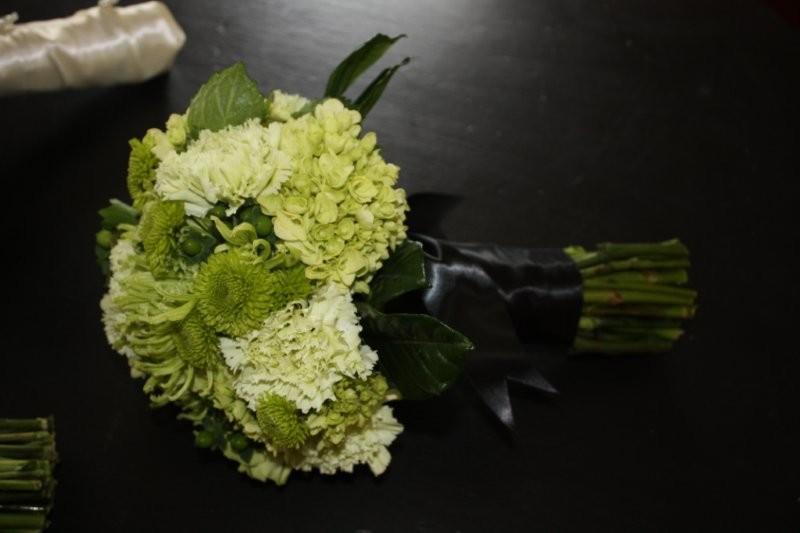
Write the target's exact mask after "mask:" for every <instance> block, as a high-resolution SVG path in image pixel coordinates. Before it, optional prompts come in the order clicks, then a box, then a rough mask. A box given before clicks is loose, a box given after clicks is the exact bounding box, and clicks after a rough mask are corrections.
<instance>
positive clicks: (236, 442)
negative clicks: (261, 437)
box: [228, 433, 250, 452]
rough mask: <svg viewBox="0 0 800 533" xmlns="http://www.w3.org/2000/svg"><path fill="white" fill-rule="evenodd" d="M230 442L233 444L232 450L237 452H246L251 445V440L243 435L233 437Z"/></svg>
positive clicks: (238, 434) (237, 434)
mask: <svg viewBox="0 0 800 533" xmlns="http://www.w3.org/2000/svg"><path fill="white" fill-rule="evenodd" d="M228 442H230V443H231V448H233V449H234V450H235V451H237V452H241V451H244V450H245V449H247V447H248V446H249V445H250V440H249V439H248V438H247V437H245V436H244V435H242V434H241V433H236V434H235V435H233V436H232V437H231V438H230V440H229V441H228Z"/></svg>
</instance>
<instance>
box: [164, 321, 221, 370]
mask: <svg viewBox="0 0 800 533" xmlns="http://www.w3.org/2000/svg"><path fill="white" fill-rule="evenodd" d="M173 342H174V343H175V350H176V351H177V352H178V357H180V358H181V359H183V361H184V362H186V363H187V364H189V365H191V366H193V367H195V368H198V369H201V370H205V369H206V368H209V367H211V366H213V364H214V362H215V361H216V360H217V358H218V357H219V339H218V338H217V335H216V333H214V330H213V329H212V328H210V327H208V326H207V325H206V324H205V322H204V321H203V319H202V317H201V316H200V314H199V313H198V312H197V311H192V312H191V313H189V315H188V316H187V317H186V318H184V319H183V320H182V321H181V322H180V324H179V325H178V327H177V328H176V331H175V334H174V335H173Z"/></svg>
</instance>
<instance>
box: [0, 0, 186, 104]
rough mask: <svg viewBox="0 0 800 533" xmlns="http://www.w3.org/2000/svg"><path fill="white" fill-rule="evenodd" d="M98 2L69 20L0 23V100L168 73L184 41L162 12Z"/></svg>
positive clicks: (157, 7) (153, 5) (156, 5)
mask: <svg viewBox="0 0 800 533" xmlns="http://www.w3.org/2000/svg"><path fill="white" fill-rule="evenodd" d="M115 3H116V2H115V1H109V0H104V1H101V2H100V3H99V5H98V6H96V7H92V8H89V9H84V10H81V11H78V12H77V13H75V14H74V15H72V16H71V17H67V18H61V19H54V20H46V21H39V22H29V23H25V24H16V20H17V15H16V13H12V14H11V15H7V16H6V17H4V18H3V19H1V20H0V94H9V93H16V92H24V91H47V90H57V89H65V88H79V87H91V86H104V85H113V84H116V83H130V82H136V81H143V80H146V79H149V78H152V77H153V76H156V75H157V74H160V73H161V72H164V71H166V70H168V69H169V68H170V67H171V66H172V63H173V61H174V60H175V56H176V55H177V54H178V51H180V49H181V48H182V47H183V43H184V42H185V41H186V35H185V34H184V32H183V30H182V29H181V27H180V26H179V25H178V23H177V22H176V21H175V19H174V18H173V16H172V13H170V11H169V9H168V8H167V6H165V5H164V4H162V3H161V2H145V3H142V4H136V5H133V6H126V7H115V5H114V4H115Z"/></svg>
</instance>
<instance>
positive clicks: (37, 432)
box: [0, 418, 57, 532]
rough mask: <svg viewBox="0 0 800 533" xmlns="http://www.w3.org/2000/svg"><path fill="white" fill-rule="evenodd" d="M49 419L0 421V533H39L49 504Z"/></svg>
mask: <svg viewBox="0 0 800 533" xmlns="http://www.w3.org/2000/svg"><path fill="white" fill-rule="evenodd" d="M56 459H57V456H56V444H55V428H54V425H53V419H52V418H27V419H9V418H0V531H17V532H33V531H43V530H44V529H45V527H46V526H47V513H48V512H49V511H50V507H51V506H52V502H53V490H54V489H55V479H54V478H53V467H54V465H55V462H56Z"/></svg>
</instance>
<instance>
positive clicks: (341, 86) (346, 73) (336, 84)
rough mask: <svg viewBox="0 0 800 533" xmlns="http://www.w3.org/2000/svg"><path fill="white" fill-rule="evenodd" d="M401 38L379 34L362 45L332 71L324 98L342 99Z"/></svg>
mask: <svg viewBox="0 0 800 533" xmlns="http://www.w3.org/2000/svg"><path fill="white" fill-rule="evenodd" d="M403 37H405V35H398V36H397V37H388V36H386V35H383V34H381V33H379V34H378V35H376V36H375V37H373V38H372V39H370V40H369V41H367V42H366V43H364V44H363V45H362V46H361V48H359V49H358V50H356V51H355V52H353V53H352V54H350V55H349V56H347V57H346V58H345V60H344V61H342V62H341V63H339V66H337V67H336V69H335V70H334V71H333V73H332V74H331V76H330V78H328V85H327V87H326V88H325V96H327V97H333V98H339V97H342V96H343V95H344V92H345V91H346V90H347V88H348V87H350V85H352V84H353V82H354V81H355V80H356V79H357V78H358V77H359V76H360V75H361V74H363V73H364V71H365V70H367V69H368V68H369V67H371V66H372V65H373V64H374V63H375V62H376V61H377V60H378V59H380V58H381V57H382V56H383V54H385V53H386V51H387V50H388V49H389V48H390V47H391V46H392V45H393V44H394V43H395V42H397V41H398V40H399V39H402V38H403Z"/></svg>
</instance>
